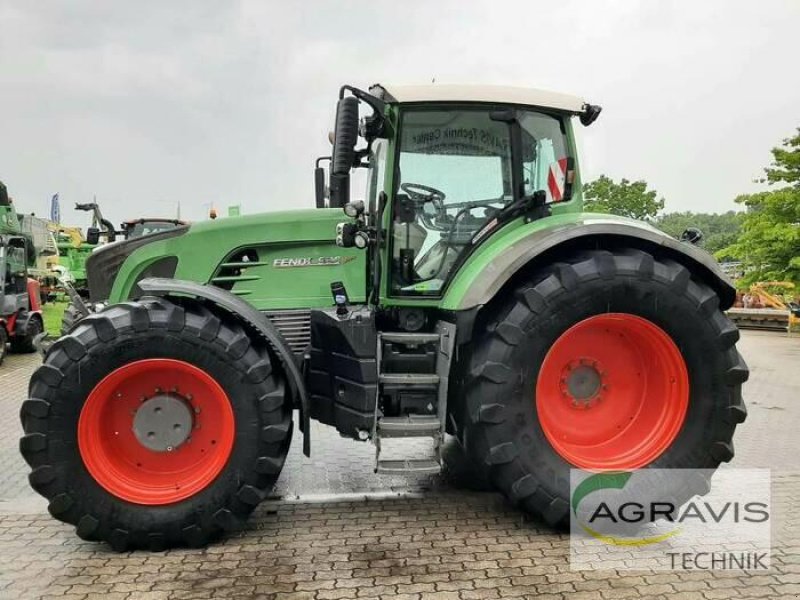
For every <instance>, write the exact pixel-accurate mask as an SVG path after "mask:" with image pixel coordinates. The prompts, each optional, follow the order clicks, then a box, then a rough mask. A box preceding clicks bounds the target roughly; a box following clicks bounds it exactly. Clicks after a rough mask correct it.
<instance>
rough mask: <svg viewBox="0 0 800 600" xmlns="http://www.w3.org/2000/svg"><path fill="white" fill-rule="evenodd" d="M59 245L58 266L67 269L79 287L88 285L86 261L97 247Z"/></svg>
mask: <svg viewBox="0 0 800 600" xmlns="http://www.w3.org/2000/svg"><path fill="white" fill-rule="evenodd" d="M57 245H58V264H59V265H61V266H63V267H65V268H66V269H67V270H68V271H69V273H70V275H72V277H73V279H74V280H75V284H76V285H77V286H78V287H83V286H85V285H86V260H87V259H88V258H89V257H90V256H91V255H92V250H94V249H95V248H96V247H97V246H93V245H90V244H81V245H80V246H74V245H73V244H72V242H61V243H59V244H57Z"/></svg>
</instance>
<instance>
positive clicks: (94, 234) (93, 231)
mask: <svg viewBox="0 0 800 600" xmlns="http://www.w3.org/2000/svg"><path fill="white" fill-rule="evenodd" d="M86 243H87V244H90V245H92V246H95V245H97V244H99V243H100V230H99V229H98V228H97V227H89V228H88V229H87V230H86Z"/></svg>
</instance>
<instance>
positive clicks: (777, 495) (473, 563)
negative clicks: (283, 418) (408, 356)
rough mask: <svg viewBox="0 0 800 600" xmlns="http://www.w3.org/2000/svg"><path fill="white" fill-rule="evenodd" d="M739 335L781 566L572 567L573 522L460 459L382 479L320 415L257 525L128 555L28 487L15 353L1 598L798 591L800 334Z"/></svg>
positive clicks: (746, 455)
mask: <svg viewBox="0 0 800 600" xmlns="http://www.w3.org/2000/svg"><path fill="white" fill-rule="evenodd" d="M741 348H742V352H743V354H744V355H745V358H746V359H747V361H748V363H749V365H750V367H751V370H752V374H751V381H750V382H749V383H748V384H747V387H746V388H745V398H746V400H747V402H748V407H749V410H750V415H749V418H748V420H747V422H746V423H745V425H744V426H743V427H742V429H741V430H740V434H739V435H738V436H737V440H736V442H737V448H736V450H737V456H736V460H735V461H734V466H737V467H745V466H749V467H770V468H772V469H773V482H774V483H773V505H774V507H773V513H774V521H773V522H774V523H775V524H774V527H773V544H774V552H773V559H772V564H773V568H772V570H771V571H770V572H769V573H767V574H764V573H761V574H757V575H750V574H742V573H740V572H731V573H720V572H716V573H714V574H710V573H707V572H694V573H686V572H683V573H655V572H653V573H648V572H628V571H623V572H614V571H588V572H573V571H570V569H569V565H568V555H569V548H568V540H567V538H566V537H565V536H563V535H559V534H555V533H552V532H550V531H548V530H546V529H543V528H541V527H539V526H538V525H536V524H532V523H530V522H528V521H526V520H525V519H524V518H522V516H521V515H520V514H519V513H518V512H516V511H515V510H514V509H513V508H511V507H510V506H509V505H507V504H506V503H505V502H504V501H503V500H502V499H501V498H500V497H498V496H497V495H495V494H493V493H489V492H476V491H470V490H468V489H466V488H465V487H463V485H462V484H461V482H460V481H459V476H458V475H457V474H454V473H455V472H456V471H458V468H457V467H459V466H461V465H460V463H458V461H455V462H454V465H455V466H456V469H454V472H453V473H450V474H445V475H443V476H438V477H427V478H417V479H413V480H408V479H405V478H398V477H379V476H377V475H374V474H373V473H372V464H373V460H374V455H373V449H372V447H371V446H369V445H367V444H358V443H356V442H351V441H348V440H342V439H340V438H339V437H338V435H337V434H336V433H335V432H334V431H332V430H329V429H328V428H325V427H321V426H318V427H315V429H314V460H313V462H312V461H310V460H308V459H305V458H304V457H303V456H302V454H301V452H300V448H299V444H295V447H294V448H293V449H292V453H291V455H290V458H289V461H288V463H287V466H286V468H285V469H284V472H283V475H282V476H281V480H280V482H279V485H278V488H277V489H276V498H275V499H274V500H271V501H269V502H266V503H264V504H262V505H261V506H260V507H259V509H258V510H257V511H256V513H255V515H254V517H253V518H252V519H251V521H250V523H249V527H248V529H247V530H246V531H243V532H241V533H240V534H238V535H235V536H232V537H230V538H228V539H227V540H225V541H223V542H221V543H219V544H217V545H215V546H212V547H210V548H207V549H205V550H173V551H169V552H164V553H158V554H148V553H143V552H134V553H124V554H117V553H114V552H112V551H110V550H109V549H108V548H107V547H106V546H104V545H101V544H93V543H87V542H83V541H81V540H80V539H78V538H77V537H76V536H75V535H74V534H73V532H72V528H71V527H68V526H66V525H63V524H61V523H59V522H57V521H55V520H53V519H51V518H50V517H49V515H48V514H47V512H46V510H45V503H44V501H43V500H42V499H41V498H40V497H39V496H37V495H36V494H35V493H33V492H32V491H31V490H30V489H29V488H28V486H27V482H26V479H25V477H26V474H27V468H26V465H25V464H24V462H23V461H22V459H21V458H20V457H19V454H18V452H17V439H18V437H19V435H20V427H19V421H18V418H17V414H18V410H19V405H20V402H21V401H22V400H23V398H24V396H25V388H26V385H27V379H28V376H29V374H30V372H31V370H32V369H33V368H34V367H35V365H36V363H37V360H38V359H37V358H36V357H21V356H11V357H9V358H8V360H7V362H6V363H5V364H4V365H3V366H2V367H0V598H2V599H5V598H9V599H10V598H14V599H20V598H21V599H25V600H27V599H29V598H30V599H33V598H64V599H67V600H80V599H85V598H95V597H97V598H103V599H105V600H123V599H124V600H136V599H142V600H177V599H179V598H233V597H241V598H261V599H275V600H278V599H284V598H286V599H288V598H297V599H303V598H309V599H311V598H313V599H315V600H325V599H336V598H370V597H384V598H397V599H399V600H426V599H430V600H433V599H442V600H446V599H452V600H469V599H473V598H475V599H477V598H505V597H534V596H536V597H542V598H564V597H569V598H573V599H578V598H601V599H612V598H675V597H679V598H700V599H706V600H711V599H713V598H739V597H758V598H778V597H784V598H798V597H800V517H798V516H797V515H800V467H797V466H796V463H797V460H798V459H797V456H798V454H799V453H800V436H798V429H800V336H797V337H795V338H792V339H787V338H786V337H785V336H783V335H781V334H776V333H763V332H746V333H745V334H744V335H743V341H742V344H741ZM299 439H300V438H299V437H298V438H296V441H297V440H299ZM451 450H452V451H455V449H454V448H451ZM359 494H362V496H361V497H359ZM392 496H393V497H392Z"/></svg>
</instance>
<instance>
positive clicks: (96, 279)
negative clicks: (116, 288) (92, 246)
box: [86, 225, 189, 302]
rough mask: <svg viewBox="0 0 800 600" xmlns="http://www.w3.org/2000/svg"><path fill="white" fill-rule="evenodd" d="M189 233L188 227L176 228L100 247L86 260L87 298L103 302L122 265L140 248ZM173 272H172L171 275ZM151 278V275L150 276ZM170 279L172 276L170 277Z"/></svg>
mask: <svg viewBox="0 0 800 600" xmlns="http://www.w3.org/2000/svg"><path fill="white" fill-rule="evenodd" d="M187 231H189V226H188V225H184V226H182V227H176V228H175V229H169V230H167V231H161V232H159V233H151V234H149V235H143V236H142V237H138V238H134V239H132V240H126V241H124V242H118V243H115V244H107V245H105V246H100V247H99V248H98V249H97V250H95V251H94V252H92V254H91V255H90V256H89V258H87V259H86V278H87V279H88V280H89V297H90V298H91V299H92V301H93V302H104V301H105V300H108V297H109V296H110V295H111V288H112V286H113V285H114V279H116V277H117V274H118V273H119V270H120V269H121V268H122V264H123V263H124V262H125V261H126V260H127V259H128V257H129V256H130V255H131V254H133V253H134V251H136V250H138V249H139V248H141V247H142V246H144V245H146V244H149V243H150V242H156V241H159V240H164V239H168V238H173V237H178V236H180V235H183V234H184V233H186V232H187ZM174 273H175V271H173V274H174ZM151 277H152V275H151ZM170 277H172V275H170Z"/></svg>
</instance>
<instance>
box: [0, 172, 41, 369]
mask: <svg viewBox="0 0 800 600" xmlns="http://www.w3.org/2000/svg"><path fill="white" fill-rule="evenodd" d="M36 258H37V257H36V250H35V247H34V245H33V239H32V238H31V237H30V236H29V235H26V234H25V233H23V232H22V230H21V228H20V220H19V218H18V217H17V212H16V210H15V209H14V205H13V203H12V202H11V200H10V199H9V197H8V191H7V189H6V186H5V184H3V182H2V181H0V364H2V363H3V360H4V359H5V356H6V352H7V351H8V348H9V346H10V347H11V351H12V352H20V353H25V352H35V351H36V347H37V344H38V342H39V340H40V336H41V334H42V332H43V331H44V321H43V320H42V310H41V292H40V288H39V282H38V281H36V280H35V279H33V278H31V277H28V270H29V269H31V268H32V267H35V265H36Z"/></svg>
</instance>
